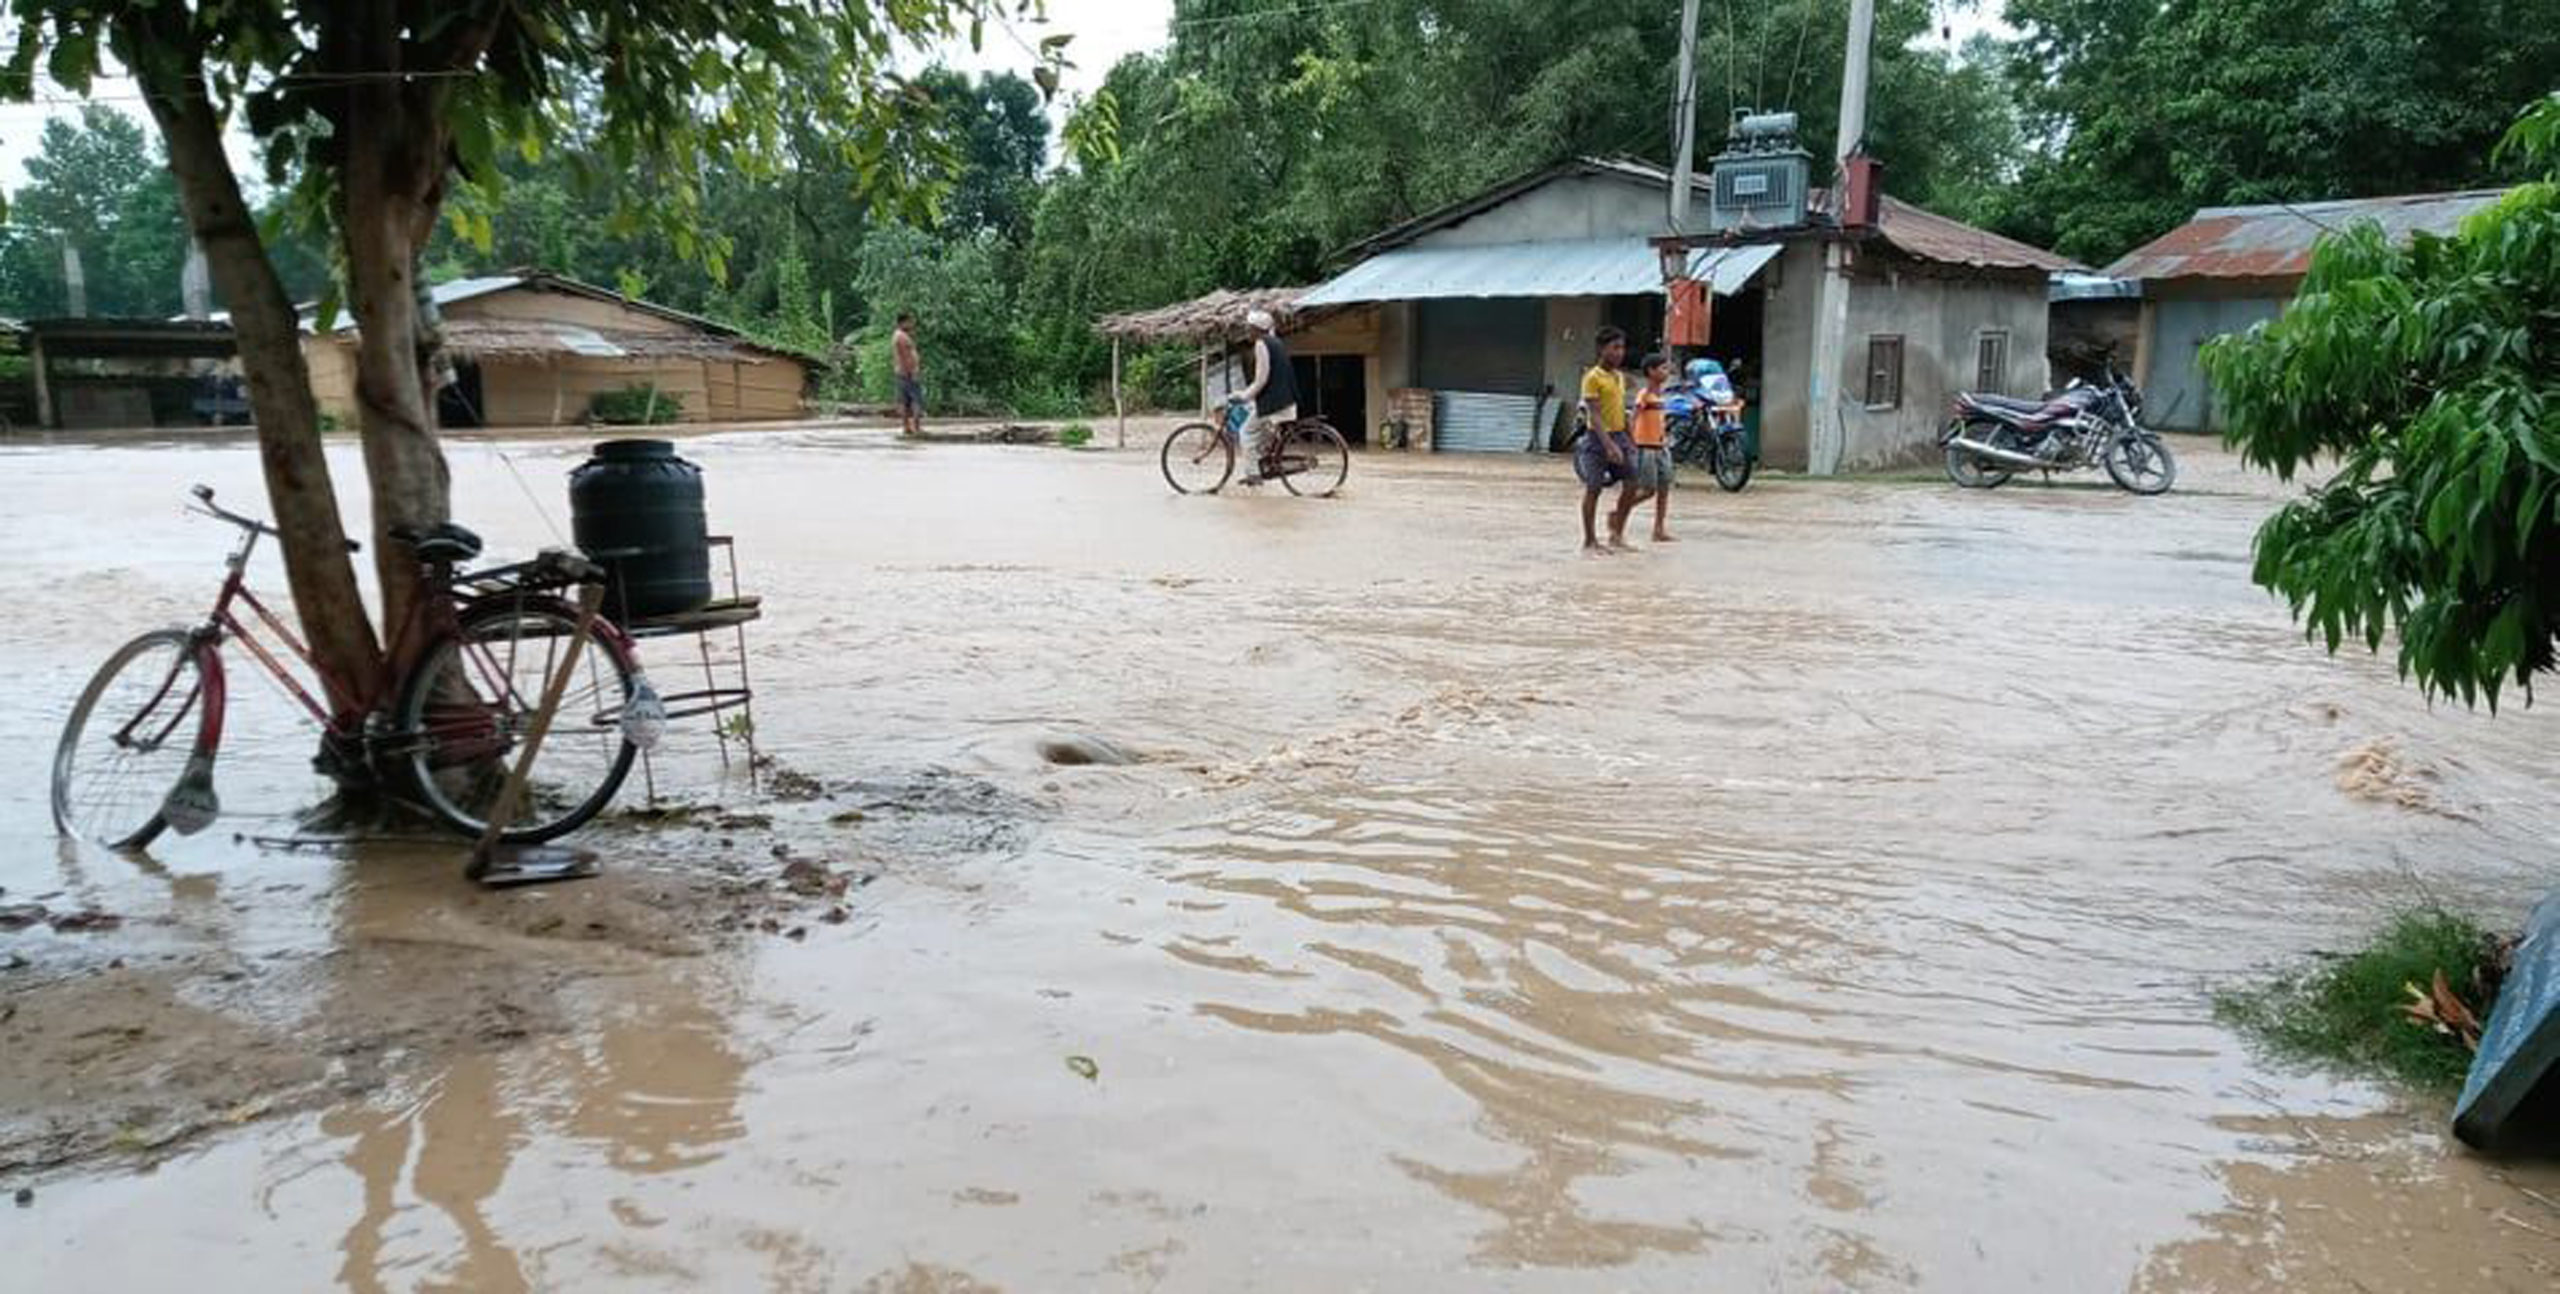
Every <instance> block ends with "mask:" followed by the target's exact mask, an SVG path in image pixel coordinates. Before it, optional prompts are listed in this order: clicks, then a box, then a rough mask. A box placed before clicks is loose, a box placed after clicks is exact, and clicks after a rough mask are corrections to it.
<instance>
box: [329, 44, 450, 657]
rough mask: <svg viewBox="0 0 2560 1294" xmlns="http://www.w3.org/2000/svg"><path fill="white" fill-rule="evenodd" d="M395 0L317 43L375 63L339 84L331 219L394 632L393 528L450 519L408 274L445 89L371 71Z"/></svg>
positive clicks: (407, 588) (382, 52)
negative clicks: (337, 164)
mask: <svg viewBox="0 0 2560 1294" xmlns="http://www.w3.org/2000/svg"><path fill="white" fill-rule="evenodd" d="M397 10H398V6H395V5H387V4H386V5H373V6H361V7H359V10H358V12H357V13H355V14H354V15H351V16H350V18H349V20H348V21H347V23H346V25H345V26H343V27H336V28H332V29H324V31H323V33H322V43H321V48H322V50H323V53H324V57H326V58H328V59H329V61H332V62H339V63H342V64H343V65H344V70H346V71H347V72H348V73H350V74H351V75H353V74H358V73H372V74H374V75H371V76H367V77H364V78H362V79H356V80H352V81H351V82H350V84H349V86H348V88H347V91H346V105H345V112H344V116H343V118H342V119H341V122H340V128H341V129H342V130H345V129H347V127H348V126H350V125H353V124H356V123H361V131H360V132H351V133H350V134H349V147H348V148H347V151H346V155H345V161H344V166H343V170H342V171H341V174H340V180H339V187H338V200H339V204H340V206H339V213H338V220H339V230H340V236H341V238H342V239H343V246H344V248H345V251H346V257H347V261H346V263H347V305H348V308H349V312H350V313H351V314H352V315H353V316H354V318H355V322H356V340H357V346H356V404H357V408H358V411H359V412H360V413H361V415H362V417H363V422H364V462H365V475H366V477H367V479H368V481H369V482H370V484H371V485H372V488H373V525H374V541H375V543H376V545H377V548H376V550H375V553H374V569H375V570H376V571H377V572H378V573H379V574H380V575H381V578H382V602H383V612H382V616H383V620H382V622H383V624H384V625H385V626H386V629H387V631H388V632H391V633H395V634H396V633H397V632H398V626H400V625H403V624H406V623H408V617H409V615H410V607H411V604H412V601H413V599H414V598H415V596H416V593H417V580H418V569H417V562H416V561H415V560H414V559H413V558H412V557H411V556H410V555H409V552H408V550H407V548H406V547H405V546H402V545H398V544H394V543H392V542H391V541H390V533H391V531H392V529H393V528H394V527H398V526H426V525H432V524H435V523H437V522H440V521H444V520H447V519H449V518H450V517H451V515H452V509H453V501H452V479H451V477H450V475H449V473H448V472H447V469H446V467H445V461H444V451H443V449H442V448H441V447H440V446H439V445H438V444H437V441H436V425H435V402H434V394H433V388H432V386H431V385H430V384H429V382H428V380H427V374H428V372H429V371H430V365H431V363H432V361H433V359H434V353H435V348H436V342H437V339H436V338H435V337H434V336H433V335H431V334H430V333H429V332H428V331H427V330H425V329H423V328H422V327H421V326H420V319H419V311H418V297H419V292H420V287H419V284H418V281H417V270H418V253H419V252H420V250H421V249H423V248H424V247H425V246H426V242H427V238H428V236H429V235H430V234H432V233H434V232H435V222H436V217H437V214H438V212H439V211H440V210H441V208H442V206H443V194H444V176H445V168H446V165H447V158H446V153H447V141H446V136H445V128H444V123H443V120H442V114H441V112H440V108H441V95H442V90H441V89H440V88H438V87H436V86H435V85H434V83H433V82H432V80H431V79H427V78H420V79H415V80H411V79H395V78H390V77H384V76H381V75H379V73H380V72H381V71H382V70H384V69H394V68H401V67H403V66H404V58H405V55H406V54H407V51H406V50H405V49H404V48H403V45H402V42H401V40H400V32H399V18H398V14H397ZM358 140H361V143H358V142H357V141H358ZM395 664H399V665H405V664H407V662H395Z"/></svg>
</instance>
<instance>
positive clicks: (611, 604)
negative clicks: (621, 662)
mask: <svg viewBox="0 0 2560 1294" xmlns="http://www.w3.org/2000/svg"><path fill="white" fill-rule="evenodd" d="M569 525H570V532H571V533H572V534H573V535H574V536H576V538H577V541H578V548H579V550H580V551H582V552H584V553H585V554H586V555H587V556H588V558H589V559H591V560H593V561H595V562H597V563H598V564H600V565H602V566H603V567H604V568H605V569H606V570H608V571H610V572H612V576H613V579H612V584H611V586H610V587H609V588H608V589H607V591H606V600H605V604H604V606H605V612H606V614H608V615H611V616H613V617H614V618H615V619H618V620H624V621H632V620H647V619H650V618H652V617H656V616H670V615H676V614H679V613H681V612H686V611H691V610H693V609H694V608H696V607H699V606H701V605H702V604H703V603H705V602H709V601H710V600H711V541H710V538H709V535H710V527H709V523H708V522H707V521H706V520H705V519H704V516H703V511H702V469H701V468H699V467H696V466H694V465H693V464H691V463H688V462H686V461H685V460H683V459H681V458H678V457H676V447H675V443H674V442H673V441H666V440H608V441H605V442H604V443H602V444H600V445H597V446H596V448H595V456H594V457H593V458H590V459H588V460H587V461H586V462H584V463H581V464H579V465H578V467H577V469H576V470H575V471H572V472H570V473H569Z"/></svg>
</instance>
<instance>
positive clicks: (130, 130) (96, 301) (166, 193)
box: [0, 104, 187, 318]
mask: <svg viewBox="0 0 2560 1294" xmlns="http://www.w3.org/2000/svg"><path fill="white" fill-rule="evenodd" d="M66 244H67V245H69V246H71V247H74V248H76V249H78V251H79V253H80V266H81V273H82V277H83V278H84V279H85V280H86V282H87V289H88V302H89V312H90V313H91V314H93V315H110V316H139V317H145V318H161V317H166V316H168V315H171V314H175V313H177V311H178V309H179V306H180V304H181V303H180V301H179V290H178V279H179V270H180V267H181V266H182V265H183V264H184V263H185V260H186V251H187V229H186V222H185V221H184V220H183V219H182V218H180V216H179V214H178V193H177V188H176V186H175V184H174V183H172V181H171V180H170V178H169V170H168V166H167V165H166V164H165V163H164V162H163V161H162V160H161V158H160V156H159V153H158V150H157V149H155V148H154V147H152V145H151V142H150V141H149V139H148V138H147V137H146V136H145V135H144V134H143V129H142V127H141V125H139V124H138V123H136V122H135V121H134V119H133V118H131V117H128V116H126V115H125V114H123V113H121V112H118V111H116V110H114V109H112V108H107V107H103V106H100V105H97V104H88V105H84V106H83V107H82V108H81V110H80V114H79V116H78V117H77V118H69V117H55V118H53V119H51V120H49V121H47V122H45V124H44V132H43V136H42V140H41V143H40V145H39V147H38V150H37V152H36V154H35V156H33V157H30V158H29V159H27V182H26V184H24V185H23V186H21V187H20V188H19V189H18V191H17V192H16V193H14V194H12V195H10V198H9V223H8V224H7V225H6V226H5V227H0V315H9V316H13V317H17V318H35V317H39V316H44V315H58V314H67V313H69V312H70V308H71V303H70V299H69V292H68V289H67V287H66V285H65V283H64V274H63V263H62V248H63V247H64V246H65V245H66Z"/></svg>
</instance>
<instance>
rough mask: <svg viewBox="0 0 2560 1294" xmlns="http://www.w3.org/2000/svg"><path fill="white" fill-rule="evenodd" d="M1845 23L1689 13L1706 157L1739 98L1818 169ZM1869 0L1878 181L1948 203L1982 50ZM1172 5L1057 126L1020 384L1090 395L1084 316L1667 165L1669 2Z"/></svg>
mask: <svg viewBox="0 0 2560 1294" xmlns="http://www.w3.org/2000/svg"><path fill="white" fill-rule="evenodd" d="M1846 9H1847V7H1846V6H1844V5H1840V4H1838V3H1836V2H1833V0H1776V2H1775V3H1772V4H1768V5H1752V6H1741V5H1725V6H1709V7H1708V11H1707V13H1706V14H1705V16H1704V17H1703V19H1702V23H1701V31H1700V45H1701V52H1700V56H1699V68H1700V75H1699V84H1700V90H1699V96H1698V100H1699V101H1698V118H1699V121H1700V123H1701V127H1700V131H1699V137H1700V139H1701V141H1702V142H1703V143H1704V145H1705V147H1706V149H1707V150H1708V151H1712V150H1713V149H1714V148H1715V147H1716V146H1717V144H1718V143H1719V142H1720V141H1721V140H1722V139H1723V137H1724V123H1725V121H1726V118H1727V113H1728V111H1729V110H1730V109H1731V108H1732V107H1734V106H1737V105H1738V106H1746V107H1767V108H1779V107H1793V108H1795V109H1796V110H1798V111H1799V112H1800V113H1801V114H1802V115H1803V117H1804V122H1805V128H1806V135H1807V145H1808V147H1810V148H1811V149H1813V150H1814V151H1815V153H1816V154H1817V155H1821V156H1828V155H1829V152H1830V149H1831V136H1832V133H1833V130H1834V128H1835V121H1836V116H1837V104H1838V100H1839V85H1840V72H1841V49H1842V46H1843V44H1844V43H1845V36H1846V23H1847V12H1846ZM1879 10H1880V12H1879V16H1878V23H1877V40H1876V46H1875V48H1876V68H1875V81H1874V85H1875V106H1874V109H1873V111H1872V112H1871V113H1870V120H1871V121H1872V122H1873V123H1874V124H1873V126H1872V127H1871V130H1870V136H1869V140H1868V143H1869V145H1870V147H1871V149H1872V150H1873V151H1874V152H1876V153H1877V154H1878V155H1879V156H1880V157H1882V158H1883V159H1884V160H1885V162H1886V163H1887V165H1888V167H1889V168H1890V170H1889V175H1890V180H1891V185H1892V188H1893V190H1894V192H1896V193H1897V194H1900V195H1902V196H1904V197H1908V198H1911V199H1914V200H1916V201H1919V202H1922V203H1923V204H1925V205H1932V206H1936V207H1939V208H1942V209H1945V210H1947V211H1948V212H1949V213H1950V214H1954V215H1958V216H1964V215H1967V214H1970V213H1972V212H1973V211H1975V210H1977V209H1979V208H1981V207H1982V206H1983V205H1984V204H1985V203H1986V202H1987V200H1988V195H1989V194H1991V193H1992V192H1994V191H1995V190H1996V189H1997V188H1998V187H1999V186H2000V185H2001V184H2003V183H2004V182H2005V181H2006V179H2007V177H2008V175H2009V169H2010V162H2011V158H2012V157H2013V155H2014V153H2015V151H2016V149H2015V141H2016V140H2017V138H2018V126H2017V120H2016V114H2015V113H2014V112H2013V111H2012V110H2011V109H2010V106H2009V100H2008V95H2007V92H2006V87H2005V85H2004V84H2003V83H2002V82H2001V80H2000V78H1999V77H1998V76H1997V75H1996V74H1995V73H1994V70H1993V69H1992V67H1991V66H1990V65H1989V64H1988V63H1987V62H1982V61H1978V60H1968V59H1967V58H1964V57H1959V56H1957V55H1954V54H1951V53H1949V52H1947V51H1945V50H1943V49H1936V48H1928V47H1914V46H1913V44H1912V42H1913V39H1914V38H1915V37H1917V36H1919V35H1920V34H1921V33H1922V32H1924V31H1925V30H1927V29H1928V28H1929V26H1930V24H1931V16H1930V15H1931V5H1930V4H1928V3H1927V2H1926V0H1884V3H1882V4H1881V5H1880V6H1879ZM1176 16H1177V19H1194V18H1196V19H1201V20H1203V21H1200V22H1197V23H1188V22H1178V23H1177V25H1176V26H1175V28H1174V34H1173V38H1172V42H1171V44H1170V45H1169V46H1168V47H1167V48H1165V49H1164V50H1162V51H1160V52H1157V53H1149V54H1139V55H1133V56H1131V57H1129V58H1126V59H1123V60H1122V61H1121V62H1120V63H1119V64H1118V65H1117V66H1115V67H1114V68H1113V69H1112V70H1111V73H1110V76H1109V78H1108V79H1107V82H1106V84H1105V85H1104V87H1103V88H1102V89H1101V91H1099V92H1098V93H1096V94H1095V95H1094V96H1092V98H1090V99H1089V100H1087V101H1086V102H1084V103H1083V104H1081V105H1079V106H1078V111H1077V113H1076V114H1075V115H1074V116H1071V117H1070V118H1069V120H1068V128H1067V129H1068V143H1069V154H1070V158H1071V160H1072V161H1073V165H1072V166H1071V167H1070V168H1068V169H1067V170H1065V171H1063V172H1061V173H1060V174H1058V175H1056V176H1053V177H1052V178H1051V179H1050V181H1049V182H1048V184H1047V185H1046V186H1045V191H1044V192H1043V194H1042V195H1041V199H1040V204H1039V209H1038V211H1037V212H1036V214H1035V215H1034V217H1033V221H1032V227H1033V232H1032V236H1031V243H1030V249H1029V252H1028V263H1027V264H1026V266H1025V267H1024V269H1023V272H1022V274H1023V279H1022V281H1023V287H1022V292H1021V301H1022V306H1023V308H1022V312H1021V313H1022V318H1021V327H1022V331H1023V334H1024V336H1025V338H1026V340H1027V344H1026V348H1025V360H1026V364H1027V365H1029V366H1030V367H1031V368H1033V369H1034V370H1035V371H1036V376H1037V380H1038V381H1039V383H1040V384H1042V385H1046V386H1055V387H1065V388H1068V389H1072V390H1076V391H1091V390H1093V389H1095V388H1096V387H1098V386H1099V385H1100V384H1101V383H1102V381H1103V379H1104V377H1105V375H1106V374H1107V372H1108V369H1109V362H1110V361H1109V356H1110V350H1109V347H1108V345H1107V344H1105V343H1103V342H1101V341H1100V340H1099V339H1097V338H1095V337H1094V335H1093V332H1092V324H1093V321H1094V319H1095V318H1096V317H1098V316H1100V315H1103V314H1108V313H1111V312H1114V311H1119V310H1128V309H1136V308H1142V307H1147V306H1155V305H1161V304H1164V303H1165V302H1168V301H1175V300H1180V299H1182V298H1185V297H1189V296H1195V295H1198V294H1200V293H1202V292H1205V291H1208V290H1209V289H1211V288H1216V287H1261V286H1277V285H1284V284H1296V283H1308V282H1314V281H1317V280H1318V279H1320V278H1321V277H1322V276H1323V275H1324V273H1325V272H1326V271H1327V270H1328V269H1329V268H1332V267H1333V259H1332V258H1333V254H1334V253H1335V252H1336V251H1337V250H1338V249H1340V248H1342V247H1344V246H1346V245H1348V244H1351V243H1353V242H1356V241H1358V240H1360V239H1363V238H1366V237H1368V236H1369V235H1371V234H1374V233H1376V232H1378V231H1379V230H1381V229H1384V228H1386V227H1388V226H1391V225H1393V224H1396V223H1398V222H1400V221H1403V220H1406V219H1409V218H1411V217H1413V216H1416V215H1419V214H1422V213H1424V212H1427V211H1430V210H1433V209H1435V208H1437V207H1440V206H1443V205H1445V204H1447V203H1450V202H1453V201H1457V200H1460V199H1462V198H1465V197H1468V196H1470V195H1472V194H1474V193H1476V192H1479V191H1481V190H1483V189H1484V188H1486V187H1489V186H1490V185H1492V184H1495V183H1497V182H1499V181H1501V180H1504V179H1507V178H1510V177H1512V176H1515V175H1518V174H1521V173H1524V172H1527V171H1530V170H1533V169H1535V168H1537V167H1540V166H1543V165H1546V164H1548V163H1551V162H1554V161H1558V160H1561V159H1563V158H1565V157H1568V156H1571V155H1575V154H1605V155H1632V156H1635V157H1638V158H1642V159H1646V160H1651V161H1655V162H1667V161H1668V160H1669V152H1670V147H1671V138H1670V135H1671V131H1670V126H1669V123H1668V122H1666V121H1665V119H1664V113H1663V105H1664V104H1666V103H1668V102H1669V101H1670V97H1671V83H1672V78H1673V74H1674V71H1675V66H1676V63H1677V61H1678V30H1677V28H1678V20H1679V6H1677V5H1649V6H1645V5H1598V6H1595V5H1591V4H1588V3H1578V2H1568V0H1494V2H1490V3H1470V4H1466V5H1463V6H1458V7H1454V8H1453V7H1452V6H1451V5H1449V4H1447V3H1446V2H1445V0H1375V3H1363V4H1357V5H1319V6H1309V5H1306V4H1305V3H1303V0H1220V2H1217V3H1210V2H1208V0H1183V3H1180V4H1178V5H1177V7H1176ZM1088 119H1090V120H1091V121H1093V122H1094V123H1096V124H1109V125H1110V126H1112V127H1113V129H1112V130H1110V131H1109V132H1108V138H1109V140H1110V145H1111V146H1110V147H1109V148H1107V149H1100V148H1093V147H1088V146H1086V145H1085V144H1084V143H1082V142H1080V141H1079V138H1078V135H1079V131H1080V130H1081V129H1082V128H1083V126H1084V124H1085V123H1086V122H1087V120H1088ZM1150 389H1151V391H1152V393H1153V398H1154V399H1156V400H1159V401H1164V402H1176V401H1177V399H1178V401H1179V402H1180V403H1188V402H1189V399H1190V396H1189V395H1187V394H1185V395H1181V396H1179V397H1177V396H1176V395H1175V392H1174V391H1173V389H1172V385H1171V383H1170V382H1167V383H1164V384H1161V385H1155V384H1151V386H1150Z"/></svg>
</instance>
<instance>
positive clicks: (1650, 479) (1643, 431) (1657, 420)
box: [1609, 355, 1679, 544]
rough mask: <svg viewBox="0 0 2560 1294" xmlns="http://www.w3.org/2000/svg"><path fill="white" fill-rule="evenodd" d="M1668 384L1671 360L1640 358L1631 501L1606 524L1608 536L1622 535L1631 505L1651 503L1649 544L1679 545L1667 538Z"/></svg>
mask: <svg viewBox="0 0 2560 1294" xmlns="http://www.w3.org/2000/svg"><path fill="white" fill-rule="evenodd" d="M1670 381H1671V360H1670V357H1669V356H1665V355H1647V356H1645V357H1644V389H1643V390H1642V391H1638V392H1637V393H1636V425H1635V432H1634V440H1635V445H1636V472H1635V488H1636V490H1637V491H1639V493H1637V494H1636V496H1635V497H1634V499H1632V500H1631V501H1627V502H1622V503H1620V504H1619V505H1618V515H1617V516H1615V517H1613V518H1611V519H1610V522H1609V533H1610V534H1611V535H1613V536H1614V535H1622V534H1625V533H1626V529H1627V513H1628V512H1629V511H1630V510H1632V508H1633V507H1634V505H1635V504H1639V503H1642V502H1644V501H1645V500H1646V499H1651V500H1653V542H1655V543H1657V544H1670V543H1677V542H1679V541H1678V540H1676V539H1673V538H1672V537H1671V446H1670V442H1669V440H1668V438H1667V437H1666V436H1665V435H1664V434H1663V432H1664V425H1663V424H1664V422H1665V419H1666V416H1667V415H1666V412H1665V410H1664V408H1663V404H1664V402H1665V400H1666V399H1667V398H1668V397H1667V396H1665V395H1664V393H1663V387H1664V386H1666V385H1668V384H1669V383H1670Z"/></svg>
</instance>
